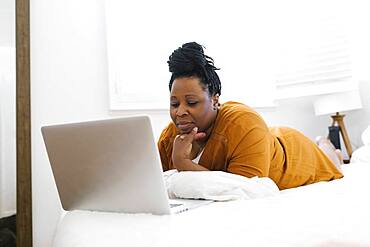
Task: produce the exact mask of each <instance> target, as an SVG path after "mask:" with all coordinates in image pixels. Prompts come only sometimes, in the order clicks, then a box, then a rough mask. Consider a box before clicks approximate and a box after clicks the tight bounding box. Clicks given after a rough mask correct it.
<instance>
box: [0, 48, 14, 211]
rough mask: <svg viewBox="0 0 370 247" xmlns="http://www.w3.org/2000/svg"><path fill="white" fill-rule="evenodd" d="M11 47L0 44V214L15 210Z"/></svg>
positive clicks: (12, 59)
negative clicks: (0, 45)
mask: <svg viewBox="0 0 370 247" xmlns="http://www.w3.org/2000/svg"><path fill="white" fill-rule="evenodd" d="M15 126H16V123H15V49H14V48H13V47H0V218H1V217H5V216H9V215H12V214H14V213H15V211H16V140H15V139H16V137H15V130H16V128H15Z"/></svg>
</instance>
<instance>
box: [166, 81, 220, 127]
mask: <svg viewBox="0 0 370 247" xmlns="http://www.w3.org/2000/svg"><path fill="white" fill-rule="evenodd" d="M217 103H218V96H212V97H211V96H209V93H208V89H204V88H203V87H202V86H201V82H200V80H199V78H197V77H181V78H177V79H175V80H174V81H173V84H172V88H171V98H170V105H171V106H170V115H171V118H172V121H173V122H174V123H175V124H176V127H177V129H178V131H179V132H180V133H181V134H183V133H189V132H190V131H191V130H192V129H193V128H194V127H198V132H206V133H207V134H209V131H208V130H209V129H211V128H212V127H213V123H214V121H215V119H216V116H217V110H215V109H214V105H215V104H217Z"/></svg>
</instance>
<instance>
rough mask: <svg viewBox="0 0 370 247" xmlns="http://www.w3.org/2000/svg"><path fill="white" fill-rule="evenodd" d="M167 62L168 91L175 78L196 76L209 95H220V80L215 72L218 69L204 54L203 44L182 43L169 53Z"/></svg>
mask: <svg viewBox="0 0 370 247" xmlns="http://www.w3.org/2000/svg"><path fill="white" fill-rule="evenodd" d="M167 63H168V67H169V70H170V72H171V73H172V75H171V79H170V83H169V89H170V91H171V88H172V84H173V81H174V80H175V79H176V78H180V77H191V76H196V77H198V78H199V79H200V81H201V83H202V84H203V85H204V86H205V88H208V92H209V94H210V96H213V95H216V94H218V95H221V81H220V78H219V77H218V75H217V73H216V70H219V69H218V68H216V67H215V66H214V63H213V59H212V58H211V57H209V56H207V55H205V54H204V51H203V46H201V45H199V44H198V43H196V42H190V43H186V44H183V45H182V46H181V47H179V48H178V49H176V50H175V51H174V52H173V53H172V54H171V56H170V57H169V60H168V61H167Z"/></svg>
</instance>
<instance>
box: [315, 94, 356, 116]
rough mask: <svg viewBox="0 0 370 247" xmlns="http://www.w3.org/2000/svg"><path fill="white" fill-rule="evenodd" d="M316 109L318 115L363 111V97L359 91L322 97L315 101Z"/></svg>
mask: <svg viewBox="0 0 370 247" xmlns="http://www.w3.org/2000/svg"><path fill="white" fill-rule="evenodd" d="M314 108H315V114H316V115H325V114H332V113H336V112H343V111H351V110H356V109H361V108H362V104H361V96H360V93H359V91H358V90H354V91H348V92H340V93H332V94H325V95H321V96H318V97H317V99H316V100H315V102H314Z"/></svg>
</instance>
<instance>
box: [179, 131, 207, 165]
mask: <svg viewBox="0 0 370 247" xmlns="http://www.w3.org/2000/svg"><path fill="white" fill-rule="evenodd" d="M204 136H205V133H203V132H200V133H198V128H197V127H195V128H194V129H193V130H192V131H191V132H190V133H188V134H181V135H177V136H176V138H175V140H174V142H173V149H172V161H173V164H174V166H175V167H176V169H177V170H180V171H184V170H186V171H189V170H190V171H192V170H194V163H193V162H192V161H191V157H190V154H191V150H192V148H193V142H194V141H196V140H198V139H201V138H203V137H204ZM195 170H198V169H195Z"/></svg>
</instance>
